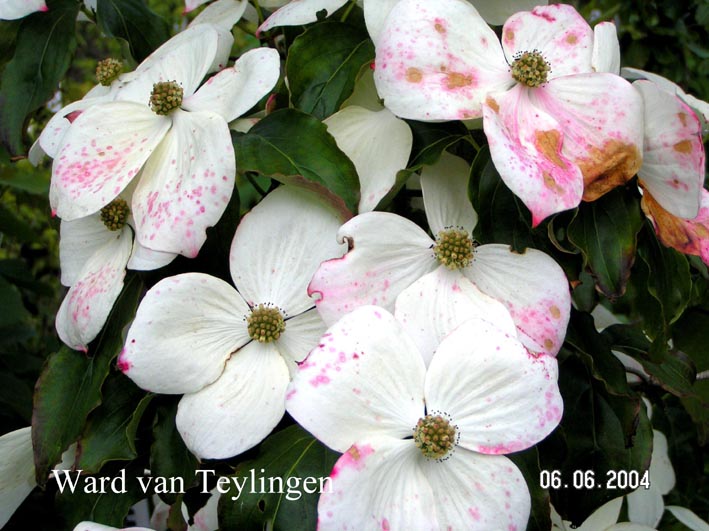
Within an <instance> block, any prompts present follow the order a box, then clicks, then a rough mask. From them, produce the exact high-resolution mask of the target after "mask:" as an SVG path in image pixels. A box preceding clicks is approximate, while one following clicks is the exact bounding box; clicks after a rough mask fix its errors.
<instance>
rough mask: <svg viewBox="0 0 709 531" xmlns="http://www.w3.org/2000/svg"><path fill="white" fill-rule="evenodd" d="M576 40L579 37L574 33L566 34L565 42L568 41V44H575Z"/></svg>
mask: <svg viewBox="0 0 709 531" xmlns="http://www.w3.org/2000/svg"><path fill="white" fill-rule="evenodd" d="M578 41H579V38H578V37H577V36H576V35H574V34H573V33H571V34H570V35H567V36H566V42H568V43H569V44H576V43H577V42H578Z"/></svg>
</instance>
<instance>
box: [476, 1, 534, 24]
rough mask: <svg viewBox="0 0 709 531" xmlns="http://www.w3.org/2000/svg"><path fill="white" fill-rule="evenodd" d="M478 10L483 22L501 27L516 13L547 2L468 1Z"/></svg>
mask: <svg viewBox="0 0 709 531" xmlns="http://www.w3.org/2000/svg"><path fill="white" fill-rule="evenodd" d="M468 2H470V3H471V4H473V5H474V6H475V9H477V10H478V13H480V16H481V17H483V18H484V19H485V22H487V23H488V24H492V25H493V26H501V25H502V24H504V23H505V21H506V20H507V19H508V18H509V17H511V16H512V15H514V14H515V13H517V12H518V11H527V10H530V9H532V8H533V7H535V6H541V5H547V3H548V2H547V0H468Z"/></svg>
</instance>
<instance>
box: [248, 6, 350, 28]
mask: <svg viewBox="0 0 709 531" xmlns="http://www.w3.org/2000/svg"><path fill="white" fill-rule="evenodd" d="M346 3H347V0H291V1H290V2H288V4H286V5H285V6H283V7H282V8H280V9H278V10H277V11H276V12H275V13H273V14H272V15H271V16H270V17H268V18H267V19H266V21H265V22H264V23H263V24H261V26H260V27H259V29H258V31H259V32H263V31H268V30H270V29H272V28H277V27H279V26H300V25H302V24H310V23H311V22H315V21H316V20H317V19H318V16H317V14H318V12H319V11H322V10H325V11H326V15H325V16H328V17H329V16H330V15H332V14H333V13H334V12H335V11H337V10H338V9H340V8H341V7H342V6H343V5H345V4H346Z"/></svg>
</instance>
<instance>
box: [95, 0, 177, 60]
mask: <svg viewBox="0 0 709 531" xmlns="http://www.w3.org/2000/svg"><path fill="white" fill-rule="evenodd" d="M96 19H97V21H98V25H99V27H100V28H101V29H102V30H103V31H104V32H105V33H106V34H107V35H109V36H111V37H118V38H120V39H124V40H126V41H127V42H128V45H129V46H130V53H131V55H132V56H133V58H134V59H135V60H136V61H138V62H141V61H142V60H143V59H145V58H146V57H147V56H148V55H150V53H151V52H152V51H153V50H155V49H156V48H157V47H158V46H160V45H161V44H162V43H163V42H165V41H166V40H167V39H168V38H169V37H170V31H169V28H168V25H167V22H165V21H164V20H163V19H162V18H161V17H160V16H158V15H157V14H156V13H154V12H153V11H151V10H150V9H148V6H147V5H146V3H145V2H144V0H98V2H97V3H96Z"/></svg>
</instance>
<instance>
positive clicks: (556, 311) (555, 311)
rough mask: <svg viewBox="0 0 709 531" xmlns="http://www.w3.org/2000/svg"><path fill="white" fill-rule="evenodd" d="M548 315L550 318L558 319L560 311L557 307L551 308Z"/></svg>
mask: <svg viewBox="0 0 709 531" xmlns="http://www.w3.org/2000/svg"><path fill="white" fill-rule="evenodd" d="M549 313H551V316H552V317H553V318H554V319H558V318H559V317H561V310H559V307H558V306H552V307H551V308H549Z"/></svg>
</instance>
